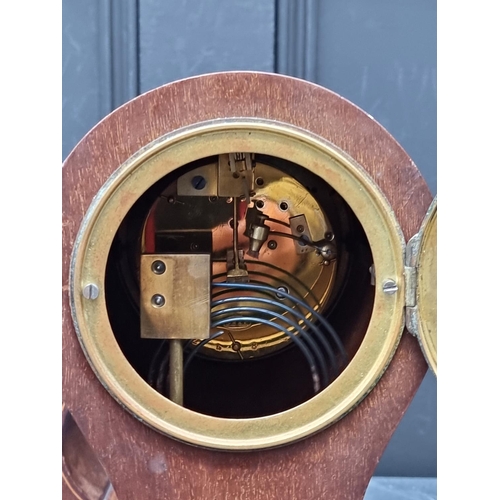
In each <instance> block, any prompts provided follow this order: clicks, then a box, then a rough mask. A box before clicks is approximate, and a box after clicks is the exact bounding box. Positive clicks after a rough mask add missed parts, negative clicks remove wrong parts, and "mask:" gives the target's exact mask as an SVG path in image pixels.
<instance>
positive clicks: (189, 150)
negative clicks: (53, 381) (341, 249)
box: [70, 118, 405, 450]
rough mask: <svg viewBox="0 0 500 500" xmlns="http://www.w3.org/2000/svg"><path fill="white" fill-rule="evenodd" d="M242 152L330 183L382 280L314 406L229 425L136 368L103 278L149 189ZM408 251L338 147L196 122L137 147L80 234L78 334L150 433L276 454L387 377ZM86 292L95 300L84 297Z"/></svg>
mask: <svg viewBox="0 0 500 500" xmlns="http://www.w3.org/2000/svg"><path fill="white" fill-rule="evenodd" d="M237 151H252V152H254V153H256V154H263V155H270V156H275V157H278V158H283V159H284V160H287V161H290V162H293V163H296V164H298V165H301V166H303V167H304V168H306V169H309V170H310V171H312V172H313V173H315V174H316V175H318V176H319V177H321V178H322V179H323V180H324V181H325V182H326V183H328V184H329V185H330V186H332V187H333V188H334V189H335V190H336V191H337V192H338V193H339V195H340V196H341V197H342V198H343V199H344V200H345V201H346V202H347V203H348V205H349V206H350V207H351V209H352V210H353V212H354V214H355V215H356V217H357V218H358V220H359V221H360V223H361V225H362V226H363V229H364V231H365V233H366V236H367V238H368V242H369V245H370V249H371V252H372V255H373V259H374V266H375V269H376V282H375V290H374V303H373V310H372V316H371V320H370V323H369V326H368V329H367V332H366V335H365V337H364V339H363V341H362V343H361V346H360V347H359V349H358V351H357V352H356V354H355V355H354V357H353V358H352V360H351V362H350V363H349V365H348V366H347V367H346V369H345V370H344V371H343V372H342V373H341V375H340V376H339V377H338V378H336V379H335V380H334V381H333V382H332V383H331V384H330V385H329V386H328V387H326V388H325V389H324V390H323V391H321V392H320V393H318V394H317V395H316V396H315V397H313V398H312V399H310V400H308V401H306V402H305V403H303V404H300V405H299V406H296V407H294V408H291V409H289V410H287V411H284V412H282V413H278V414H273V415H268V416H265V417H259V418H248V419H225V418H217V417H212V416H207V415H203V414H200V413H196V412H193V411H191V410H188V409H186V408H183V407H181V406H179V405H176V404H175V403H173V402H172V401H170V400H168V399H167V398H165V397H164V396H162V395H161V394H160V393H158V392H157V391H155V390H154V389H153V388H152V387H150V386H149V385H148V384H147V383H146V382H145V381H144V380H143V379H142V378H141V376H140V375H139V374H138V373H137V372H136V371H135V370H134V368H133V367H132V366H131V364H130V363H129V362H128V361H127V359H126V357H125V356H124V354H123V352H122V351H121V349H120V347H119V345H118V343H117V341H116V339H115V336H114V334H113V331H112V328H111V325H110V321H109V317H108V313H107V308H106V290H105V273H106V264H107V258H108V254H109V251H110V248H111V244H112V242H113V239H114V237H115V235H116V233H117V230H118V228H119V226H120V223H121V221H122V220H123V218H124V217H125V215H126V214H127V213H128V212H129V211H130V209H131V207H132V206H133V205H134V203H135V202H136V201H137V200H138V199H139V198H140V197H141V196H142V195H143V194H144V192H145V191H146V190H147V189H148V188H150V187H151V186H152V185H153V184H154V183H156V182H157V181H158V180H160V179H162V178H164V177H165V175H167V174H169V173H171V172H174V171H175V170H176V169H178V168H179V167H181V166H183V165H186V164H188V163H190V162H192V161H195V160H198V159H200V158H206V157H208V156H213V155H219V154H224V153H228V152H237ZM311 231H313V228H311ZM403 249H404V238H403V235H402V233H401V230H400V228H399V225H398V223H397V220H396V218H395V215H394V213H393V211H392V209H391V206H390V205H389V203H388V202H387V200H386V198H385V197H384V195H383V194H382V192H381V190H380V188H379V187H378V186H377V185H376V184H375V182H374V181H373V180H372V179H371V177H370V176H369V175H368V174H367V173H366V171H365V170H364V169H363V168H362V167H361V166H360V165H358V164H357V163H356V162H355V161H354V160H353V159H352V158H350V157H349V156H347V155H346V154H345V153H344V152H343V151H341V150H339V149H338V148H337V147H336V146H334V145H332V144H331V143H329V142H327V141H325V140H323V139H322V138H320V137H318V136H316V135H313V134H311V133H309V132H307V131H305V130H303V129H300V128H297V127H294V126H290V125H285V124H282V123H277V122H275V121H267V120H263V119H250V118H245V119H227V120H215V121H209V122H203V123H198V124H196V125H193V126H190V127H187V128H184V129H180V130H178V131H176V132H173V133H169V134H167V135H165V136H163V137H161V138H159V139H157V140H155V141H153V142H152V143H150V144H149V145H148V146H146V147H144V148H143V149H141V150H139V151H138V152H137V153H136V154H134V155H133V156H132V157H131V158H130V159H129V160H127V161H126V162H125V163H124V164H123V165H122V166H121V167H120V168H119V169H118V170H117V171H115V173H114V174H113V175H112V176H111V177H110V178H109V179H108V181H107V182H106V183H105V184H104V185H103V186H102V188H101V190H100V191H99V193H98V194H97V195H96V197H95V198H94V200H93V202H92V204H91V206H90V207H89V210H88V212H87V214H86V216H85V218H84V220H83V223H82V225H81V228H80V231H79V233H78V235H77V238H76V241H75V246H74V251H73V255H72V260H71V269H70V301H71V309H72V315H73V319H74V323H75V330H76V332H77V335H78V338H79V340H80V343H81V345H82V347H83V349H84V351H85V354H86V356H87V359H88V360H89V362H90V364H91V366H92V368H93V369H94V371H95V372H96V374H97V376H98V377H99V379H100V380H101V382H102V383H103V385H104V386H105V387H106V389H107V390H108V391H109V392H110V394H111V395H112V396H113V397H114V398H115V399H116V400H118V401H119V402H120V403H121V404H122V405H123V406H124V407H125V408H127V409H128V410H129V411H130V412H131V413H132V414H133V415H135V416H136V417H137V418H138V419H140V420H141V421H142V422H144V423H146V424H147V425H149V426H151V427H152V428H154V429H156V430H158V431H160V432H162V433H165V434H168V435H170V436H171V437H174V438H176V439H179V440H181V441H185V442H188V443H192V444H195V445H199V446H203V447H208V448H217V449H225V450H251V449H262V448H270V447H276V446H280V445H284V444H286V443H290V442H294V441H297V440H299V439H302V438H304V437H306V436H309V435H311V434H313V433H316V432H318V431H319V430H321V429H322V428H324V427H325V426H327V425H329V424H332V423H333V422H335V421H337V420H339V419H340V418H342V417H343V416H344V415H346V414H347V413H348V412H349V411H350V410H352V409H353V408H354V407H355V406H356V405H357V404H359V403H360V401H361V400H362V399H363V398H364V397H365V396H366V395H367V394H368V393H369V392H370V390H371V389H372V388H373V387H374V386H375V384H376V383H377V382H378V380H379V379H380V377H381V376H382V374H383V373H384V371H385V369H386V367H387V366H388V364H389V362H390V360H391V358H392V356H393V354H394V352H395V350H396V347H397V345H398V342H399V339H400V337H401V334H402V329H403V325H404V319H403V311H404V305H405V279H404V258H403V253H404V251H403ZM388 282H394V284H395V285H394V286H391V291H390V293H387V290H384V283H388ZM89 287H90V288H89ZM84 290H87V291H90V292H92V293H85V295H84Z"/></svg>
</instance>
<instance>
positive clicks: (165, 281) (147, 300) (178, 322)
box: [140, 254, 212, 339]
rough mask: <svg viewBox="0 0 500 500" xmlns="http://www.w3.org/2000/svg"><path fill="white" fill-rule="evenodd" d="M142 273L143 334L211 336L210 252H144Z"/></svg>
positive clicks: (152, 337) (181, 337) (161, 336)
mask: <svg viewBox="0 0 500 500" xmlns="http://www.w3.org/2000/svg"><path fill="white" fill-rule="evenodd" d="M140 273H141V337H142V338H146V339H192V338H197V339H206V338H208V337H209V336H210V288H211V282H212V279H211V261H210V255H207V254H192V255H189V254H179V255H164V254H150V255H142V256H141V271H140ZM193 311H196V314H193Z"/></svg>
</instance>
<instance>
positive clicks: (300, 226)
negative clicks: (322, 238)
mask: <svg viewBox="0 0 500 500" xmlns="http://www.w3.org/2000/svg"><path fill="white" fill-rule="evenodd" d="M297 232H298V233H303V232H304V226H303V225H302V224H299V225H298V226H297Z"/></svg>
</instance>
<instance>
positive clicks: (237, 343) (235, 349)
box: [231, 341, 241, 352]
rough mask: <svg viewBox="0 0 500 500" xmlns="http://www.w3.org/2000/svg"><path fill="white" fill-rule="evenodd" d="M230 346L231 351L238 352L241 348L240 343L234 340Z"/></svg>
mask: <svg viewBox="0 0 500 500" xmlns="http://www.w3.org/2000/svg"><path fill="white" fill-rule="evenodd" d="M231 348H232V349H233V351H236V352H238V351H239V350H240V349H241V344H240V343H239V342H238V341H235V342H233V344H232V345H231Z"/></svg>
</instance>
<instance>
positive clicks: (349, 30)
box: [62, 0, 437, 476]
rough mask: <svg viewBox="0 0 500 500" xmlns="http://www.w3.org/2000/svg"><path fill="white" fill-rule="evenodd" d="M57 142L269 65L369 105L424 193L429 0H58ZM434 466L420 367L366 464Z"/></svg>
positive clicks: (431, 393)
mask: <svg viewBox="0 0 500 500" xmlns="http://www.w3.org/2000/svg"><path fill="white" fill-rule="evenodd" d="M62 6H63V35H62V37H63V38H62V41H63V96H62V98H63V117H62V118H63V151H62V156H63V158H65V157H66V156H67V155H68V154H69V152H70V151H71V149H72V148H73V147H74V146H75V145H76V143H77V142H78V140H80V139H81V137H83V135H84V134H85V133H86V132H87V131H88V130H89V129H90V128H91V127H92V126H94V125H95V124H96V123H97V122H98V121H99V120H100V119H101V118H102V117H104V116H105V115H106V114H108V113H109V112H110V111H111V110H112V109H114V108H115V107H117V106H119V105H120V104H122V103H124V102H126V101H127V100H129V99H131V98H132V97H134V96H135V95H137V94H138V93H139V92H144V91H147V90H149V89H151V88H154V87H156V86H159V85H161V84H163V83H167V82H170V81H173V80H176V79H179V78H185V77H188V76H192V75H196V74H201V73H207V72H213V71H224V70H237V69H244V70H259V71H275V72H279V73H284V74H289V75H292V76H297V77H300V78H304V79H307V80H310V81H314V82H316V83H319V84H321V85H323V86H325V87H327V88H330V89H332V90H334V91H335V92H337V93H339V94H341V95H343V96H344V97H346V98H348V99H349V100H351V101H352V102H354V103H355V104H357V105H359V106H360V107H361V108H363V109H365V110H366V111H367V112H368V113H370V114H371V115H372V116H373V117H374V118H375V119H376V120H377V121H379V122H380V123H381V124H382V125H383V126H385V127H386V128H387V130H389V132H391V133H392V135H394V137H395V138H396V139H397V140H398V141H399V142H400V143H401V144H402V146H403V147H404V148H405V149H406V150H407V151H408V153H409V154H410V156H411V157H412V158H413V160H414V161H415V162H416V164H417V165H418V166H419V168H420V170H421V171H422V173H423V174H424V177H425V178H426V180H427V182H428V184H429V186H430V188H431V190H432V192H433V193H436V189H437V186H436V1H435V0H432V1H431V0H331V1H330V0H288V1H287V0H276V1H275V0H204V1H199V2H194V1H188V0H183V1H181V0H85V1H82V0H63V3H62ZM377 474H380V475H402V476H435V475H436V380H435V378H434V376H433V375H432V374H430V373H429V374H428V375H427V376H426V378H425V379H424V382H423V384H422V386H421V388H420V390H419V392H418V393H417V396H416V398H415V399H414V401H413V402H412V405H411V407H410V409H409V411H408V413H407V414H406V415H405V417H404V419H403V421H402V423H401V425H400V426H399V428H398V429H397V431H396V433H395V435H394V437H393V439H392V441H391V442H390V444H389V446H388V448H387V450H386V452H385V454H384V456H383V458H382V460H381V463H380V465H379V467H378V469H377Z"/></svg>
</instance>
